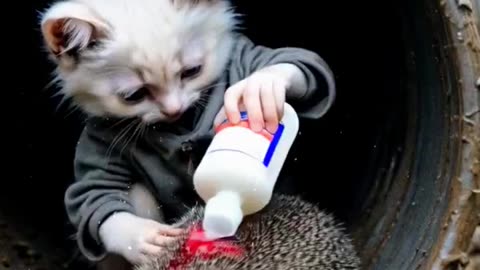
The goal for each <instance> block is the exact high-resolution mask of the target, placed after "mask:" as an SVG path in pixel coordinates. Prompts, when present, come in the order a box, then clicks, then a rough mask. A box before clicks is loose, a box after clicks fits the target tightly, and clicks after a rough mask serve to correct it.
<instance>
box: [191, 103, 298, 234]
mask: <svg viewBox="0 0 480 270" xmlns="http://www.w3.org/2000/svg"><path fill="white" fill-rule="evenodd" d="M241 119H242V120H241V122H240V123H239V124H237V125H232V124H230V123H229V122H228V121H227V120H225V121H224V122H223V123H222V124H221V125H220V126H219V127H218V128H217V130H216V135H215V137H214V138H213V140H212V142H211V144H210V146H209V148H208V149H207V151H206V154H205V156H204V157H203V159H202V161H201V162H200V164H199V166H198V168H197V169H196V171H195V173H194V176H193V182H194V186H195V190H196V192H197V193H198V195H199V196H200V197H201V198H202V199H203V200H204V201H205V202H206V207H205V216H204V218H203V224H202V225H203V229H204V231H205V235H206V237H207V238H209V239H217V238H222V237H228V236H232V235H234V234H235V233H236V231H237V229H238V227H239V226H240V224H241V222H242V220H243V218H244V217H245V216H246V215H250V214H253V213H255V212H258V211H260V210H261V209H263V208H264V207H265V206H266V205H267V204H268V202H269V201H270V199H271V196H272V193H273V189H274V186H275V183H276V181H277V178H278V175H279V174H280V171H281V169H282V167H283V164H284V162H285V159H286V158H287V155H288V152H289V150H290V148H291V146H292V144H293V142H294V140H295V138H296V136H297V134H298V129H299V119H298V116H297V113H296V112H295V110H294V109H293V108H292V107H291V106H290V105H289V104H287V103H286V104H285V106H284V115H283V118H282V120H281V122H280V125H279V127H278V129H277V132H276V133H275V134H271V133H269V132H268V131H267V130H263V131H262V132H260V133H256V132H254V131H252V130H251V129H250V128H249V124H248V117H247V115H246V113H242V118H241Z"/></svg>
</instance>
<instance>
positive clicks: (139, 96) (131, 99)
mask: <svg viewBox="0 0 480 270" xmlns="http://www.w3.org/2000/svg"><path fill="white" fill-rule="evenodd" d="M149 94H150V91H149V90H148V88H147V87H142V88H139V89H138V90H136V91H132V92H128V93H121V94H120V97H121V98H122V99H123V101H125V102H126V103H128V104H132V105H133V104H138V103H140V102H142V101H143V100H144V99H145V98H146V97H147V96H148V95H149Z"/></svg>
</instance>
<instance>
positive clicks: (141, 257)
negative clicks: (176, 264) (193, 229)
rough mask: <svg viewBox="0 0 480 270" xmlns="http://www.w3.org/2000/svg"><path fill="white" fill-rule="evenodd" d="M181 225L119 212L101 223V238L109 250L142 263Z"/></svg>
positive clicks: (135, 262) (171, 237)
mask: <svg viewBox="0 0 480 270" xmlns="http://www.w3.org/2000/svg"><path fill="white" fill-rule="evenodd" d="M182 233H183V231H182V230H181V229H177V228H173V227H171V226H169V225H165V224H160V223H158V222H156V221H153V220H149V219H143V218H139V217H136V216H134V215H131V214H128V213H120V214H116V215H113V216H112V217H110V218H108V219H107V220H106V221H105V222H104V224H103V225H102V226H101V227H100V238H101V240H102V242H103V243H104V245H105V247H106V249H107V251H109V252H111V253H117V254H120V255H122V256H123V257H124V258H125V259H127V260H128V261H129V262H130V263H132V264H141V263H143V262H145V260H146V259H147V258H148V257H149V256H151V255H155V254H159V253H160V252H161V251H162V248H163V247H164V246H165V245H166V244H168V243H169V242H171V241H174V240H175V237H178V236H180V235H182Z"/></svg>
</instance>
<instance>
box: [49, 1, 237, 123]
mask: <svg viewBox="0 0 480 270" xmlns="http://www.w3.org/2000/svg"><path fill="white" fill-rule="evenodd" d="M234 17H235V15H234V14H233V13H232V12H231V8H230V6H229V4H228V2H226V1H222V0H217V1H206V0H204V1H202V0H200V1H194V0H191V1H188V0H173V1H172V0H76V1H75V0H67V1H63V2H59V3H56V4H54V5H53V6H51V7H50V8H49V9H48V10H47V11H46V12H45V13H44V15H43V16H42V21H41V23H42V30H43V35H44V38H45V41H46V45H47V47H48V48H49V49H50V51H52V55H53V54H55V51H58V50H59V49H60V50H61V52H68V51H69V50H73V49H78V50H79V52H78V55H79V58H78V59H74V58H72V56H69V55H68V54H66V53H63V54H58V55H56V56H55V55H54V57H53V59H54V60H55V63H57V67H58V68H57V70H56V73H57V76H58V77H59V78H60V80H59V81H60V82H61V85H60V87H61V89H62V93H63V94H64V95H66V96H67V97H71V98H73V100H74V101H75V102H76V104H77V105H80V107H81V108H82V109H83V110H84V111H85V112H87V113H90V114H93V115H100V116H109V115H110V116H114V117H141V118H142V119H143V120H144V121H146V122H152V121H159V120H166V121H168V120H169V119H168V117H167V116H166V114H164V113H163V112H183V111H185V110H186V109H187V108H188V107H189V106H191V105H192V104H193V103H194V102H195V101H197V100H198V99H199V98H200V95H201V91H200V90H201V89H204V88H205V87H206V86H208V85H209V84H211V83H213V81H214V80H215V79H216V78H217V77H218V76H219V74H220V73H221V72H222V70H223V68H224V66H225V63H226V61H227V60H228V55H229V53H230V49H231V44H232V31H233V28H234V27H235V25H236V21H235V18H234ZM58 22H64V26H63V31H64V33H67V34H69V42H68V43H67V44H62V40H61V39H59V38H58V35H55V31H56V30H58ZM92 40H96V41H100V43H99V45H98V46H97V47H96V48H92V49H89V48H88V45H89V43H90V42H91V41H92ZM62 45H64V46H63V47H62ZM59 46H60V48H59ZM194 65H202V66H203V69H202V72H201V73H200V75H199V76H197V77H195V78H194V79H191V80H185V81H183V82H182V81H181V80H180V77H179V73H180V72H181V71H182V69H184V68H186V67H189V66H194ZM142 86H147V87H148V89H149V90H150V93H151V98H149V99H146V100H144V101H142V102H141V103H138V104H135V105H132V104H128V103H125V102H123V101H122V99H121V98H119V97H118V94H119V93H128V92H131V91H134V90H136V89H138V88H141V87H142Z"/></svg>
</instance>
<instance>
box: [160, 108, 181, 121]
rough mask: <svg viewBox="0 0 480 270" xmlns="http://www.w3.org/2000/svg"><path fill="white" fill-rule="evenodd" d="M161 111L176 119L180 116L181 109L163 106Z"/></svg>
mask: <svg viewBox="0 0 480 270" xmlns="http://www.w3.org/2000/svg"><path fill="white" fill-rule="evenodd" d="M162 113H163V114H164V115H165V116H166V117H168V118H172V119H176V118H179V117H180V115H181V114H182V111H181V110H180V108H165V109H163V110H162Z"/></svg>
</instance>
